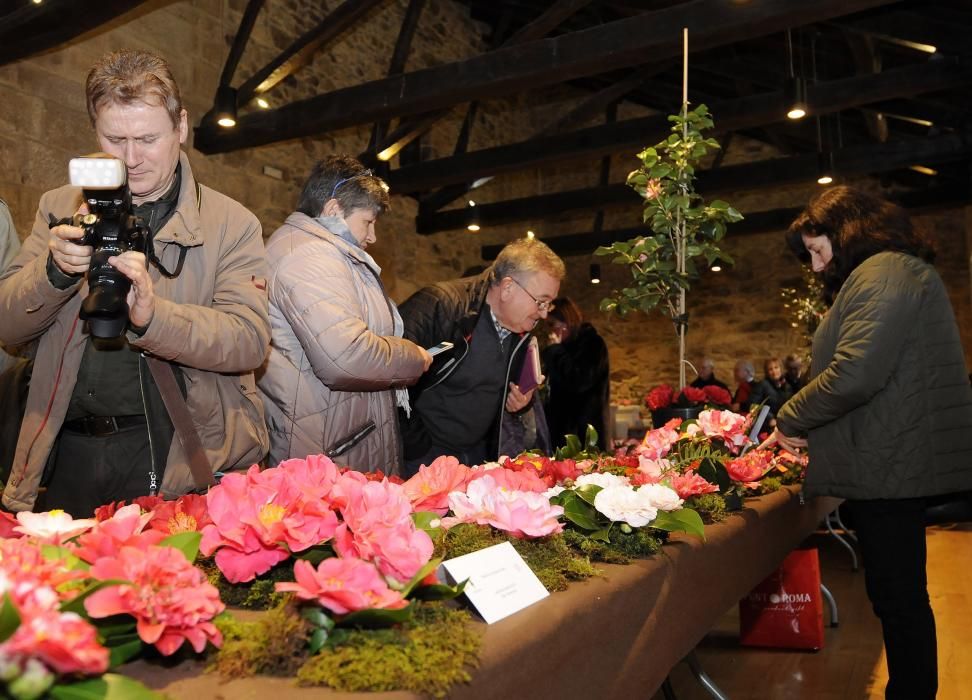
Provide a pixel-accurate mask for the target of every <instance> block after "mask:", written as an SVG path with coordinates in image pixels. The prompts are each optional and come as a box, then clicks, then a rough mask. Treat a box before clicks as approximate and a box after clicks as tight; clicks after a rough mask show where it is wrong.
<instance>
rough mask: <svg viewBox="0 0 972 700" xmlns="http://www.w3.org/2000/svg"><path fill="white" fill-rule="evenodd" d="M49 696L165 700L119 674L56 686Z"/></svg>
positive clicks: (73, 699)
mask: <svg viewBox="0 0 972 700" xmlns="http://www.w3.org/2000/svg"><path fill="white" fill-rule="evenodd" d="M48 694H49V696H50V697H51V698H52V699H53V700H163V698H162V696H161V695H159V694H158V693H156V692H154V691H152V690H149V689H148V688H146V687H145V686H144V685H142V684H141V683H140V682H139V681H137V680H135V679H134V678H129V677H128V676H122V675H119V674H117V673H106V674H105V675H103V676H101V677H100V678H89V679H88V680H84V681H78V682H77V683H67V684H61V685H55V686H54V687H52V688H51V689H50V690H49V691H48Z"/></svg>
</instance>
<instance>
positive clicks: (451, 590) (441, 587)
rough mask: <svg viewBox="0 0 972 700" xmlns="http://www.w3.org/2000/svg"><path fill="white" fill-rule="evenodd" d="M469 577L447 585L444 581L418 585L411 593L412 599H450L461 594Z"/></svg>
mask: <svg viewBox="0 0 972 700" xmlns="http://www.w3.org/2000/svg"><path fill="white" fill-rule="evenodd" d="M467 583H469V579H466V580H465V581H461V582H460V583H457V584H456V585H455V586H449V585H447V584H444V583H434V584H431V585H429V586H419V587H418V588H416V589H415V591H414V592H413V593H412V595H411V599H412V600H452V599H453V598H458V597H459V596H460V595H462V593H463V591H465V590H466V584H467Z"/></svg>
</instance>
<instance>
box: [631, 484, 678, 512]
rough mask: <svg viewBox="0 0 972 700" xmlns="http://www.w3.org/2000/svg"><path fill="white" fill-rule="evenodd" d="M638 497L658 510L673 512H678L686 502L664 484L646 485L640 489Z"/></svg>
mask: <svg viewBox="0 0 972 700" xmlns="http://www.w3.org/2000/svg"><path fill="white" fill-rule="evenodd" d="M638 495H639V496H641V497H642V498H644V499H646V500H647V501H648V503H650V504H651V505H653V506H654V507H655V508H657V509H658V510H664V511H668V512H671V511H673V510H678V509H679V508H681V507H682V504H683V503H684V502H685V501H683V500H682V499H681V498H679V497H678V494H677V493H676V492H675V491H673V490H672V489H670V488H668V487H667V486H664V485H662V484H645V485H644V486H642V487H641V488H640V489H638Z"/></svg>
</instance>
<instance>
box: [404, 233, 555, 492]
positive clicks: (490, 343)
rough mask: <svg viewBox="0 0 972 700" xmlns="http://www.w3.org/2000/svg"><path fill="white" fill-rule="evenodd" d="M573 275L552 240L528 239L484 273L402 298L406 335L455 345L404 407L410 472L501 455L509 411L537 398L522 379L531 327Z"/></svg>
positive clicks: (504, 252)
mask: <svg viewBox="0 0 972 700" xmlns="http://www.w3.org/2000/svg"><path fill="white" fill-rule="evenodd" d="M564 275H565V268H564V263H563V261H562V260H561V259H560V258H559V257H557V255H556V254H555V253H554V252H553V251H552V250H550V248H549V247H548V246H547V245H546V244H544V243H542V242H541V241H539V240H536V239H527V238H524V239H521V240H517V241H515V242H513V243H510V244H509V245H507V246H506V247H505V248H503V250H502V251H500V254H499V256H498V257H497V258H496V262H495V263H493V265H492V266H491V267H490V268H489V269H487V270H486V271H485V272H483V273H482V274H480V275H477V276H475V277H465V278H462V279H458V280H451V281H448V282H439V283H438V284H435V285H432V286H430V287H426V288H424V289H421V290H419V291H418V292H416V293H415V294H414V295H412V297H410V298H409V299H408V300H407V301H405V303H404V304H402V305H401V307H400V309H401V313H402V317H403V318H404V320H405V337H406V338H408V339H409V340H411V341H413V342H415V343H417V344H418V345H421V346H423V347H431V346H433V345H436V344H438V343H440V342H442V341H449V342H451V343H453V348H452V349H451V351H448V352H444V353H441V354H440V355H438V356H437V357H436V361H435V363H434V364H433V365H432V368H431V369H430V370H429V371H428V372H426V373H425V375H424V376H423V377H422V379H421V380H419V383H418V384H416V385H415V387H413V388H412V390H411V393H412V407H413V408H412V414H411V416H410V417H409V418H406V417H405V416H404V414H402V413H400V414H399V417H400V419H401V422H402V436H403V439H404V442H405V464H406V472H407V473H408V474H414V473H415V472H416V471H418V468H419V466H420V465H422V464H430V463H431V462H432V460H434V459H435V458H436V457H438V456H441V455H454V456H455V457H457V458H458V459H459V461H460V462H462V463H464V464H470V465H473V464H480V463H482V462H484V461H487V460H491V459H496V457H497V456H498V450H499V445H500V444H501V442H502V439H503V436H502V434H501V433H502V424H503V420H502V419H503V412H504V411H508V412H510V413H518V412H520V411H523V410H525V409H526V408H527V407H528V406H529V405H530V403H531V402H532V400H533V390H530V391H528V392H525V393H524V392H521V391H520V389H519V387H518V386H517V385H516V383H515V381H516V378H518V377H519V376H520V370H521V367H522V365H523V359H524V357H525V354H526V348H527V343H528V340H529V338H530V332H531V331H532V330H533V328H534V326H536V324H537V322H538V321H540V320H541V319H542V318H546V316H547V313H548V312H549V311H550V310H551V309H552V308H553V303H552V302H553V299H554V298H556V296H557V294H558V293H559V291H560V283H561V281H562V280H563V279H564Z"/></svg>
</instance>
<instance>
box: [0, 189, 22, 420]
mask: <svg viewBox="0 0 972 700" xmlns="http://www.w3.org/2000/svg"><path fill="white" fill-rule="evenodd" d="M19 250H20V237H19V236H18V235H17V227H16V226H14V222H13V217H12V216H10V208H9V207H8V206H7V203H6V202H4V201H3V200H2V199H0V275H2V274H3V272H4V270H6V269H7V268H8V267H9V266H10V263H12V262H13V259H14V256H16V255H17V252H18V251H19ZM7 350H8V348H5V347H4V346H3V345H2V344H0V374H3V372H5V371H6V370H7V369H9V368H11V367H13V366H14V365H16V364H18V360H19V358H18V357H17V354H16V353H17V351H16V349H15V348H11V349H10V352H7ZM2 399H3V397H2V396H0V401H2ZM4 417H6V416H4Z"/></svg>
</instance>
